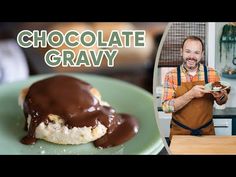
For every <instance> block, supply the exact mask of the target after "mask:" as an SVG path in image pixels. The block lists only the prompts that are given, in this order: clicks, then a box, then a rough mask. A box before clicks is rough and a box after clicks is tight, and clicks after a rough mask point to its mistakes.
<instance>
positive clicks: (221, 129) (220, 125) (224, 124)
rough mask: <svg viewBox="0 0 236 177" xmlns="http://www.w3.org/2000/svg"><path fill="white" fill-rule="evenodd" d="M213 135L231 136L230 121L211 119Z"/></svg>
mask: <svg viewBox="0 0 236 177" xmlns="http://www.w3.org/2000/svg"><path fill="white" fill-rule="evenodd" d="M213 122H214V127H215V133H216V135H219V136H231V135H232V119H213Z"/></svg>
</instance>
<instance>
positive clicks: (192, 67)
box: [184, 57, 199, 70]
mask: <svg viewBox="0 0 236 177" xmlns="http://www.w3.org/2000/svg"><path fill="white" fill-rule="evenodd" d="M188 60H194V61H195V65H194V66H188V65H187V61H188ZM198 64H199V62H198V61H197V59H196V58H190V57H189V58H186V59H185V60H184V65H185V68H186V69H188V70H194V69H196V68H197V67H198Z"/></svg>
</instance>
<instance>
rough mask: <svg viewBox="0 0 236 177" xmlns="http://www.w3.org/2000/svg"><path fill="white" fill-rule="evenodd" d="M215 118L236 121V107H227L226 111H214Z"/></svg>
mask: <svg viewBox="0 0 236 177" xmlns="http://www.w3.org/2000/svg"><path fill="white" fill-rule="evenodd" d="M213 115H214V118H225V117H226V118H235V119H236V107H227V108H225V109H214V110H213Z"/></svg>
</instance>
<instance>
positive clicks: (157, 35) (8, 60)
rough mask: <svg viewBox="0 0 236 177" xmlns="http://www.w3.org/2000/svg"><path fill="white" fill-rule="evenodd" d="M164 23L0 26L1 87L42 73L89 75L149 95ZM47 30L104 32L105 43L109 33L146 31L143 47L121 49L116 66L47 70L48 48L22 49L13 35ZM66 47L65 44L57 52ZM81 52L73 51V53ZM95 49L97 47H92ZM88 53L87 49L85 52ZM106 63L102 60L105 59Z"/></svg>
mask: <svg viewBox="0 0 236 177" xmlns="http://www.w3.org/2000/svg"><path fill="white" fill-rule="evenodd" d="M166 25H167V23H164V22H150V23H149V22H143V23H141V22H136V23H129V22H125V23H124V22H119V23H118V22H112V23H108V22H105V23H104V22H103V23H101V22H94V23H91V22H90V23H81V22H63V23H62V22H55V23H54V22H33V23H31V22H25V23H13V22H11V23H10V22H9V23H7V22H5V23H0V84H4V83H8V82H13V81H17V80H22V79H26V78H28V77H29V76H31V75H37V74H45V73H63V72H76V73H91V74H98V75H104V76H108V77H113V78H117V79H120V80H123V81H127V82H129V83H132V84H135V85H137V86H139V87H142V88H144V89H145V90H147V91H149V92H150V93H152V88H153V84H152V81H153V69H154V63H155V58H156V52H157V48H158V45H159V42H160V40H161V37H162V34H163V32H164V30H165V27H166ZM26 29H27V30H47V31H51V30H53V29H57V30H60V31H62V32H67V31H68V30H71V29H74V30H77V31H79V32H82V31H84V30H92V31H96V30H104V40H108V37H109V34H110V32H111V30H138V29H140V30H145V31H146V47H145V48H132V47H131V48H128V49H127V48H121V49H119V53H118V55H117V57H116V59H115V66H114V67H112V68H109V67H107V66H106V65H105V62H104V63H102V65H101V67H99V68H96V67H74V68H72V67H67V68H63V67H56V68H50V67H49V66H47V65H46V64H45V62H44V58H43V57H44V54H45V52H46V51H47V50H48V49H49V48H46V49H43V48H32V47H30V48H26V49H23V48H21V47H19V46H18V44H17V43H16V36H17V34H18V33H19V32H20V31H21V30H26ZM63 48H68V47H66V46H65V45H64V46H61V47H60V48H59V50H62V49H63ZM80 49H82V47H81V46H79V47H78V48H74V49H73V50H74V51H75V53H78V50H80ZM93 49H94V50H97V48H95V47H94V48H93ZM86 50H88V49H86ZM104 61H105V60H104Z"/></svg>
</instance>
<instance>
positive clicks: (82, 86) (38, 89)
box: [21, 76, 138, 148]
mask: <svg viewBox="0 0 236 177" xmlns="http://www.w3.org/2000/svg"><path fill="white" fill-rule="evenodd" d="M91 89H92V86H91V85H89V84H88V83H86V82H84V81H82V80H79V79H77V78H73V77H70V76H54V77H51V78H48V79H44V80H41V81H38V82H36V83H34V84H32V85H31V87H30V88H29V90H28V93H27V95H26V97H25V100H24V114H25V118H26V121H27V118H28V115H30V116H31V122H30V125H29V128H27V127H26V128H27V129H28V134H27V135H26V136H25V137H24V138H23V139H22V140H21V142H22V143H24V144H34V143H35V142H36V138H35V130H36V127H37V126H38V125H39V124H40V123H41V122H44V123H45V124H46V125H47V124H48V122H50V121H51V120H50V119H49V118H48V115H49V114H54V115H58V116H59V117H60V118H62V119H63V120H64V124H65V126H68V128H73V127H83V126H87V127H89V126H92V127H96V126H97V125H98V123H99V122H101V123H102V124H103V125H104V126H106V127H107V133H106V134H105V135H104V136H103V137H101V138H99V139H97V140H96V141H94V145H95V146H96V147H102V148H106V147H111V146H116V145H119V144H122V143H124V142H125V141H127V140H129V139H130V138H132V137H133V136H134V135H135V134H136V133H137V132H138V122H137V120H136V119H135V117H132V116H130V115H128V114H118V113H116V111H115V110H114V109H113V108H112V107H107V106H102V105H100V103H99V100H98V99H97V98H96V97H95V96H93V95H92V94H91V92H90V90H91Z"/></svg>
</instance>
